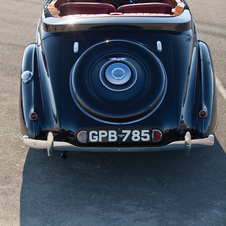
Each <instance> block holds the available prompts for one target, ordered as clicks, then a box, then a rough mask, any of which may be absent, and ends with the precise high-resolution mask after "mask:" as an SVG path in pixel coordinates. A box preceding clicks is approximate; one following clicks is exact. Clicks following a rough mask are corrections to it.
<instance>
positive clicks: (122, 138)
mask: <svg viewBox="0 0 226 226" xmlns="http://www.w3.org/2000/svg"><path fill="white" fill-rule="evenodd" d="M150 141H151V130H150V129H109V130H105V129H103V130H90V131H88V142H89V143H100V142H103V143H108V142H113V143H115V142H116V143H128V142H130V143H131V142H150Z"/></svg>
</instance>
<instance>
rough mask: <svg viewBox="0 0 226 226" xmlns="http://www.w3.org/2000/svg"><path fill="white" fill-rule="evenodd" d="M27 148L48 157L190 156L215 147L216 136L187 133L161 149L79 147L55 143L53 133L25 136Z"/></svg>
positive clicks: (24, 140)
mask: <svg viewBox="0 0 226 226" xmlns="http://www.w3.org/2000/svg"><path fill="white" fill-rule="evenodd" d="M23 142H24V144H25V146H27V147H30V148H36V149H47V154H48V156H52V155H53V150H56V151H90V152H119V151H120V152H142V151H170V150H183V149H184V150H185V154H186V155H189V153H190V150H191V147H192V148H198V147H202V146H213V145H214V135H212V134H210V135H209V136H208V137H207V138H200V139H191V134H190V132H187V133H186V135H185V137H184V140H181V141H174V142H172V143H170V144H167V145H165V146H159V147H132V148H131V147H77V146H74V145H72V144H70V143H67V142H61V141H54V136H53V134H52V132H49V133H48V137H47V140H36V139H30V138H29V136H27V135H25V136H23Z"/></svg>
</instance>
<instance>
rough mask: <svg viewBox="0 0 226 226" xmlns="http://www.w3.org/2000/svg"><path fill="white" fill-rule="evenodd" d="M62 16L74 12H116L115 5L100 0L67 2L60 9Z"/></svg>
mask: <svg viewBox="0 0 226 226" xmlns="http://www.w3.org/2000/svg"><path fill="white" fill-rule="evenodd" d="M58 10H59V11H60V16H67V15H73V14H110V13H113V12H116V9H115V7H114V6H113V5H111V4H108V3H99V2H66V3H63V4H62V5H61V6H60V7H59V9H58Z"/></svg>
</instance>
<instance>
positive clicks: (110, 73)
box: [70, 40, 167, 124]
mask: <svg viewBox="0 0 226 226" xmlns="http://www.w3.org/2000/svg"><path fill="white" fill-rule="evenodd" d="M70 88H71V94H72V96H73V98H74V100H75V103H76V104H77V105H78V107H79V108H80V109H81V110H82V111H83V112H84V113H86V114H87V115H89V116H90V117H92V118H94V119H96V120H98V121H102V122H107V123H111V124H128V123H132V122H134V121H139V120H142V119H144V118H146V117H147V116H148V115H150V114H152V113H153V112H154V111H155V110H156V109H157V107H158V106H159V105H160V103H161V102H162V100H163V98H164V95H165V93H166V88H167V76H166V72H165V69H164V66H163V65H162V63H161V61H160V60H159V59H158V57H157V56H156V55H155V54H154V53H152V52H151V51H150V50H149V49H147V48H145V47H144V46H142V45H140V44H137V43H134V42H131V41H125V40H111V41H108V42H102V43H98V44H96V45H94V46H92V47H90V48H89V49H88V50H86V51H85V52H84V53H83V54H82V55H81V56H80V57H79V59H78V60H77V61H76V63H75V64H74V66H73V68H72V70H71V76H70Z"/></svg>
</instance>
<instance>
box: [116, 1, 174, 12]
mask: <svg viewBox="0 0 226 226" xmlns="http://www.w3.org/2000/svg"><path fill="white" fill-rule="evenodd" d="M171 10H172V8H171V6H170V5H169V4H167V3H159V2H150V3H142V4H128V5H122V6H120V7H119V8H118V9H117V12H121V13H164V14H171Z"/></svg>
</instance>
